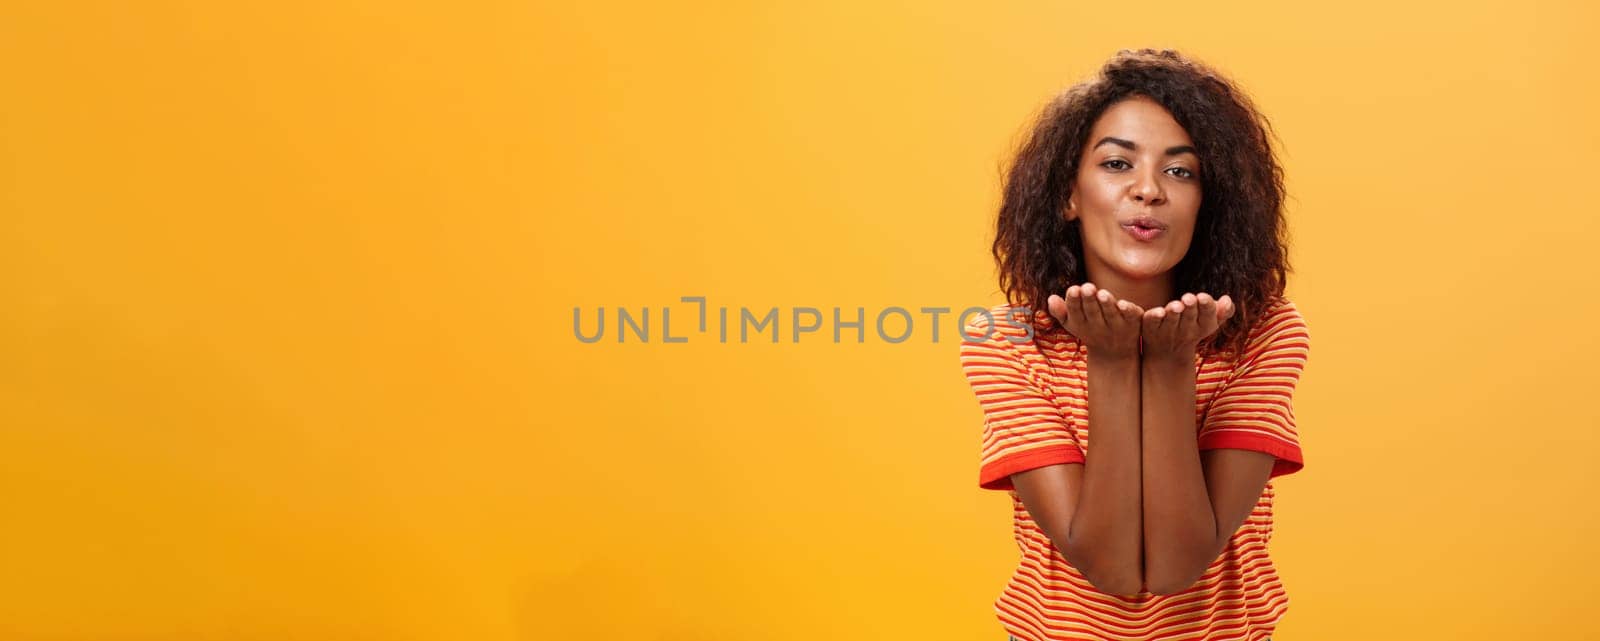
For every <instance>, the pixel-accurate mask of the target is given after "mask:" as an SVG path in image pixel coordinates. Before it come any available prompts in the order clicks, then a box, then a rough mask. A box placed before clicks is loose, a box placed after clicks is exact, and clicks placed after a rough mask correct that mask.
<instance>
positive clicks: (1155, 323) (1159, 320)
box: [1140, 307, 1167, 336]
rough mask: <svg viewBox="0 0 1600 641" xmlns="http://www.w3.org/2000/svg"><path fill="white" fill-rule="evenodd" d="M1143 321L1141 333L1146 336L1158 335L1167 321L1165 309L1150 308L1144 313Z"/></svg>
mask: <svg viewBox="0 0 1600 641" xmlns="http://www.w3.org/2000/svg"><path fill="white" fill-rule="evenodd" d="M1143 320H1144V325H1143V327H1141V328H1140V331H1141V332H1143V333H1144V334H1145V335H1147V336H1155V335H1159V334H1160V333H1161V331H1162V325H1164V324H1165V323H1166V321H1167V308H1166V307H1151V308H1150V309H1147V310H1145V311H1144V318H1143Z"/></svg>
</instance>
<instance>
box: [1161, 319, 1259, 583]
mask: <svg viewBox="0 0 1600 641" xmlns="http://www.w3.org/2000/svg"><path fill="white" fill-rule="evenodd" d="M1233 311H1234V310H1233V302H1232V300H1231V299H1229V298H1228V297H1226V296H1224V297H1223V298H1222V299H1220V300H1212V298H1211V297H1210V296H1209V295H1206V294H1201V295H1199V296H1195V295H1194V294H1185V295H1184V296H1183V298H1182V299H1180V300H1177V301H1173V302H1172V303H1169V304H1168V305H1167V306H1166V307H1164V308H1155V309H1152V310H1150V311H1149V312H1147V313H1146V315H1145V317H1144V325H1143V326H1142V327H1141V330H1140V332H1141V337H1142V338H1143V339H1144V348H1145V352H1144V354H1143V356H1142V358H1141V361H1140V385H1141V391H1140V398H1141V400H1140V415H1141V421H1140V424H1141V426H1140V427H1141V429H1140V432H1141V434H1140V439H1141V457H1142V458H1141V463H1142V465H1141V467H1142V472H1141V473H1142V475H1143V476H1142V479H1141V481H1142V489H1141V492H1142V501H1143V509H1144V545H1145V550H1144V559H1145V577H1144V578H1145V586H1146V589H1147V590H1149V591H1150V592H1152V593H1154V594H1175V593H1178V592H1182V591H1184V590H1187V589H1189V588H1190V587H1192V586H1193V585H1194V584H1195V582H1196V581H1198V580H1199V578H1200V577H1201V576H1202V575H1204V574H1205V571H1206V569H1207V568H1209V567H1210V566H1211V564H1212V562H1214V561H1216V559H1217V557H1218V556H1219V555H1221V554H1222V551H1223V550H1224V549H1225V548H1226V547H1227V545H1228V540H1229V539H1230V538H1231V537H1232V536H1233V533H1234V532H1235V531H1236V530H1238V529H1239V526H1240V525H1241V524H1243V523H1244V520H1245V519H1246V518H1248V517H1249V516H1250V512H1251V510H1253V509H1254V508H1255V505H1256V502H1257V501H1258V500H1259V499H1260V497H1261V493H1262V491H1263V490H1265V488H1266V484H1267V480H1268V478H1269V476H1270V475H1271V473H1272V466H1273V457H1272V456H1271V455H1270V454H1265V453H1262V452H1254V451H1250V450H1238V449H1214V450H1206V451H1205V452H1204V453H1203V456H1202V452H1201V451H1200V449H1199V448H1198V447H1196V444H1197V443H1196V437H1197V435H1198V431H1197V428H1196V425H1195V375H1196V372H1195V347H1196V345H1198V343H1199V340H1200V339H1201V338H1204V337H1207V336H1210V335H1211V334H1213V333H1214V332H1215V331H1216V330H1217V328H1218V327H1220V325H1221V323H1222V322H1223V321H1225V320H1227V318H1228V317H1229V316H1231V315H1232V314H1233Z"/></svg>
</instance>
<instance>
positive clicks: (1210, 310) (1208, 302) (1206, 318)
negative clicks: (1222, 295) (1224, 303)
mask: <svg viewBox="0 0 1600 641" xmlns="http://www.w3.org/2000/svg"><path fill="white" fill-rule="evenodd" d="M1195 298H1197V299H1199V301H1200V309H1199V312H1200V314H1199V316H1200V329H1202V330H1207V329H1211V328H1212V327H1215V326H1216V321H1217V300H1216V299H1214V298H1212V297H1211V295H1210V294H1207V293H1205V292H1200V294H1199V295H1198V296H1195Z"/></svg>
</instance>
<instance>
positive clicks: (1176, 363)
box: [1140, 350, 1196, 370]
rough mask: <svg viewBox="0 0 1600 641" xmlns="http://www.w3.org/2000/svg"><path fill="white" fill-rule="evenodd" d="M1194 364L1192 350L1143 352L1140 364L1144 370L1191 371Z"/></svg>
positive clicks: (1194, 358) (1194, 357)
mask: <svg viewBox="0 0 1600 641" xmlns="http://www.w3.org/2000/svg"><path fill="white" fill-rule="evenodd" d="M1195 362H1196V356H1195V352H1194V350H1179V351H1173V350H1160V351H1153V352H1145V353H1144V357H1143V358H1141V359H1140V364H1141V365H1143V366H1144V367H1145V368H1146V369H1178V370H1193V369H1194V366H1195Z"/></svg>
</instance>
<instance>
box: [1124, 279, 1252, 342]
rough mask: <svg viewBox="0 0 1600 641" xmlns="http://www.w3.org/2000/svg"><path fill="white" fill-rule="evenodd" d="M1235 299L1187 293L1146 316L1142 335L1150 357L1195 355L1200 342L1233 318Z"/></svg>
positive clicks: (1145, 313) (1150, 311)
mask: <svg viewBox="0 0 1600 641" xmlns="http://www.w3.org/2000/svg"><path fill="white" fill-rule="evenodd" d="M1233 312H1234V305H1233V299H1232V298H1229V297H1228V295H1227V294H1223V296H1222V298H1218V299H1213V298H1211V295H1210V294H1207V293H1205V292H1201V293H1199V294H1198V295H1197V294H1184V295H1183V296H1182V297H1181V298H1179V299H1178V300H1175V301H1172V302H1170V303H1167V304H1166V305H1165V306H1163V307H1152V308H1150V309H1148V310H1145V311H1144V313H1143V318H1142V319H1141V320H1142V327H1141V328H1140V336H1141V337H1142V338H1143V339H1144V353H1145V355H1147V356H1193V355H1194V353H1195V349H1196V348H1198V347H1199V345H1200V341H1202V340H1205V339H1206V338H1207V337H1209V336H1211V335H1212V334H1215V333H1216V332H1217V330H1218V329H1220V328H1221V327H1222V324H1223V323H1224V322H1226V321H1227V320H1228V318H1230V317H1232V316H1233Z"/></svg>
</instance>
